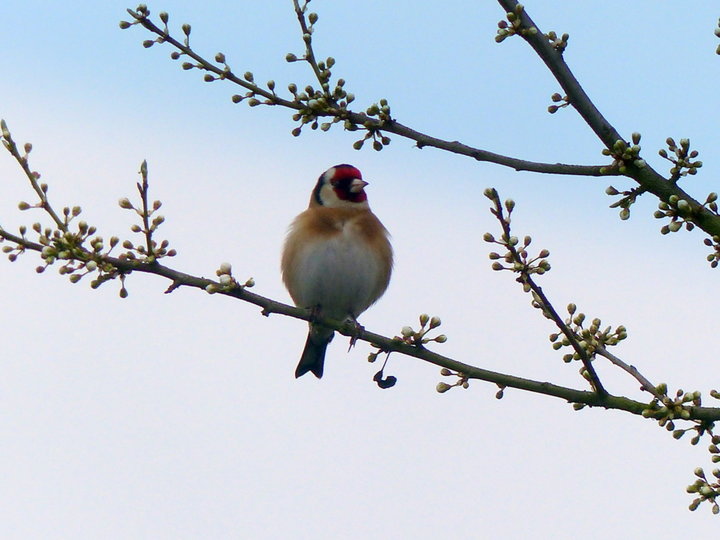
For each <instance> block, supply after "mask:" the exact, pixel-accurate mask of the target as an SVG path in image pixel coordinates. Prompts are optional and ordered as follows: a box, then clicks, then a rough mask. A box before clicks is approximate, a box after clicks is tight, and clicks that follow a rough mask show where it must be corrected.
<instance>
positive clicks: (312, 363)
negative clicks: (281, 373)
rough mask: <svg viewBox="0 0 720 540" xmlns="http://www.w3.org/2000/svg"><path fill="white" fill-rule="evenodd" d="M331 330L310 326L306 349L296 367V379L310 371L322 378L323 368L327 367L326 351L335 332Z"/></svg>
mask: <svg viewBox="0 0 720 540" xmlns="http://www.w3.org/2000/svg"><path fill="white" fill-rule="evenodd" d="M329 332H330V333H328V329H326V328H322V329H320V328H314V327H311V328H310V332H308V337H307V341H306V342H305V349H303V353H302V356H301V357H300V362H299V363H298V365H297V368H296V369H295V378H296V379H297V378H298V377H302V376H303V375H305V374H306V373H307V372H308V371H312V373H313V375H315V376H316V377H317V378H318V379H321V378H322V376H323V368H324V367H325V351H326V350H327V346H328V343H330V341H331V340H332V338H333V334H334V333H335V332H333V331H332V330H329Z"/></svg>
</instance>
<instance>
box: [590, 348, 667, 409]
mask: <svg viewBox="0 0 720 540" xmlns="http://www.w3.org/2000/svg"><path fill="white" fill-rule="evenodd" d="M595 352H596V353H597V354H599V355H600V356H602V357H604V358H607V359H608V360H610V362H612V363H613V364H615V365H616V366H617V367H619V368H620V369H622V370H624V371H626V372H628V373H629V374H630V375H632V376H633V377H634V378H635V379H636V380H637V381H638V382H639V383H640V390H644V391H646V392H650V393H651V394H652V395H653V396H655V397H656V398H657V399H659V400H661V401H662V399H663V397H664V396H663V395H662V394H661V393H660V392H658V391H657V388H656V386H655V385H654V384H653V383H651V382H650V381H649V380H648V379H647V378H646V377H645V376H644V375H643V374H642V373H640V372H639V371H638V369H637V368H636V367H635V366H631V365H630V364H627V363H625V362H624V361H623V360H621V359H620V358H618V357H617V356H615V355H614V354H613V353H611V352H610V351H608V350H607V349H606V348H605V347H597V348H596V349H595Z"/></svg>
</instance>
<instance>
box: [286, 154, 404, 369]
mask: <svg viewBox="0 0 720 540" xmlns="http://www.w3.org/2000/svg"><path fill="white" fill-rule="evenodd" d="M367 185H368V184H367V182H365V181H364V180H363V179H362V175H361V174H360V171H359V170H357V169H356V168H355V167H353V166H352V165H346V164H343V165H336V166H335V167H331V168H330V169H328V170H327V171H325V172H324V173H322V174H321V175H320V178H319V179H318V181H317V184H316V186H315V189H313V191H312V195H311V196H310V205H309V206H308V209H307V210H305V211H304V212H303V213H302V214H300V215H299V216H297V217H296V218H295V220H294V221H293V222H292V224H291V225H290V230H289V232H288V235H287V239H286V240H285V246H284V248H283V254H282V264H281V266H282V279H283V282H284V283H285V286H286V287H287V290H288V292H289V293H290V296H291V297H292V299H293V301H294V302H295V305H296V306H298V307H302V308H309V309H312V310H313V311H314V312H315V313H317V314H318V315H322V316H324V317H329V318H331V319H337V320H346V319H350V320H352V321H353V322H355V323H356V324H357V317H358V316H359V315H360V314H361V313H362V312H363V311H365V310H366V309H367V308H368V307H370V306H371V305H372V304H373V303H375V301H377V299H378V298H380V297H381V296H382V295H383V293H384V292H385V290H386V289H387V286H388V283H389V282H390V274H391V273H392V265H393V253H392V247H391V246H390V241H389V239H388V237H389V234H388V231H387V229H385V227H384V226H383V224H382V223H380V220H379V219H378V218H377V217H376V216H375V214H373V213H372V212H371V211H370V207H369V205H368V201H367V194H366V193H365V186H367ZM333 334H334V331H333V330H331V329H329V328H325V327H323V326H320V325H317V324H313V323H310V329H309V332H308V337H307V341H306V343H305V349H304V350H303V353H302V356H301V357H300V363H299V364H298V366H297V369H296V370H295V377H296V378H297V377H300V376H302V375H304V374H305V373H307V372H308V371H311V372H312V373H313V374H314V375H315V376H316V377H317V378H318V379H319V378H321V377H322V374H323V367H324V363H325V351H326V349H327V346H328V343H330V340H332V338H333Z"/></svg>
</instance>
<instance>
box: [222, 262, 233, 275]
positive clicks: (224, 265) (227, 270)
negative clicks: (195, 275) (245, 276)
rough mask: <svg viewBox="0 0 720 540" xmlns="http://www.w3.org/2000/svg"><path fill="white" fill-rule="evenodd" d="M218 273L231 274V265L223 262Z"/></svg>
mask: <svg viewBox="0 0 720 540" xmlns="http://www.w3.org/2000/svg"><path fill="white" fill-rule="evenodd" d="M220 274H232V265H231V264H230V263H228V262H224V263H222V264H221V265H220Z"/></svg>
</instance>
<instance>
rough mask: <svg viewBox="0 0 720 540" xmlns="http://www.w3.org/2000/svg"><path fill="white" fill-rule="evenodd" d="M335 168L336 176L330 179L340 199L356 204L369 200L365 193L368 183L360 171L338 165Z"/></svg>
mask: <svg viewBox="0 0 720 540" xmlns="http://www.w3.org/2000/svg"><path fill="white" fill-rule="evenodd" d="M333 168H334V169H335V174H333V176H332V177H331V178H330V184H331V185H332V187H333V191H335V193H336V194H337V196H338V199H340V200H343V201H350V202H355V203H358V202H362V201H366V200H367V194H366V193H365V186H367V182H365V180H363V179H362V174H360V171H359V170H357V169H356V168H355V167H353V166H352V165H338V166H337V167H333Z"/></svg>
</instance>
